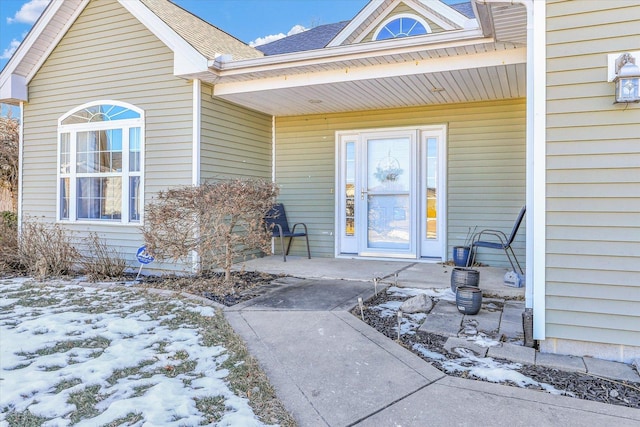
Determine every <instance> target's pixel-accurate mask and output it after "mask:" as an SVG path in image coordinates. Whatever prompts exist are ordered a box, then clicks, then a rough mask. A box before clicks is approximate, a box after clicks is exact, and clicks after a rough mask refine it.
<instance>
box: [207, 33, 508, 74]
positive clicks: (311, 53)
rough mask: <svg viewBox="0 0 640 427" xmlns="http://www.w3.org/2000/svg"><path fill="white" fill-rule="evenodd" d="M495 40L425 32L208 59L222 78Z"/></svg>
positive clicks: (212, 69) (468, 35) (478, 36)
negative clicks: (229, 59) (223, 59)
mask: <svg viewBox="0 0 640 427" xmlns="http://www.w3.org/2000/svg"><path fill="white" fill-rule="evenodd" d="M494 41H495V40H494V39H493V38H487V37H485V36H484V35H483V33H482V31H480V30H479V29H477V28H476V29H469V30H455V31H448V32H442V33H436V34H427V35H425V36H415V37H403V38H401V39H391V40H380V41H377V42H375V43H360V44H355V45H353V44H351V45H345V46H337V47H333V48H324V49H316V50H308V51H301V52H294V53H285V54H280V55H269V56H264V57H261V58H252V59H242V60H238V61H233V62H224V63H220V62H217V61H216V60H210V61H209V67H210V68H211V71H213V72H214V73H216V74H217V75H219V76H221V77H224V76H232V75H235V74H244V73H247V72H259V71H274V70H282V69H288V68H297V67H302V66H305V65H324V64H332V63H335V62H341V63H342V62H345V61H353V60H358V59H370V58H373V57H382V56H392V55H402V54H405V53H413V52H424V51H425V50H435V49H450V48H456V47H464V46H471V45H475V44H486V43H493V42H494Z"/></svg>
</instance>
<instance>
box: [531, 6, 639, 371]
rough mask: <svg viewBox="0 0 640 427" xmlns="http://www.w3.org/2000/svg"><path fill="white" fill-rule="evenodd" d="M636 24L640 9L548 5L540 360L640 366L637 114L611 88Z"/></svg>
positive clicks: (633, 45) (633, 44) (633, 42)
mask: <svg viewBox="0 0 640 427" xmlns="http://www.w3.org/2000/svg"><path fill="white" fill-rule="evenodd" d="M638 22H640V4H638V3H637V2H631V1H624V0H622V1H606V2H595V1H593V2H592V1H583V2H575V1H548V2H547V147H546V150H547V195H546V196H547V198H546V203H547V219H546V220H547V230H546V234H547V257H546V277H547V283H546V335H547V338H548V339H547V340H546V341H544V342H543V343H542V349H543V350H544V351H557V352H562V353H568V354H581V355H584V354H598V355H603V356H602V357H607V358H611V359H616V360H621V361H629V360H631V359H632V358H633V354H635V357H640V261H639V258H638V255H639V254H640V239H639V238H638V236H640V220H639V217H638V212H640V169H639V168H638V165H640V145H638V136H639V135H640V133H639V129H640V105H638V104H630V105H625V104H616V105H614V104H613V101H614V84H613V83H608V82H607V55H608V54H610V53H619V52H625V51H629V50H631V51H633V50H639V49H640V44H639V42H640V39H639V38H638V37H639V36H638ZM592 343H593V344H592Z"/></svg>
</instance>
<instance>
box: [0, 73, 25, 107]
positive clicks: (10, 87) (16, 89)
mask: <svg viewBox="0 0 640 427" xmlns="http://www.w3.org/2000/svg"><path fill="white" fill-rule="evenodd" d="M28 98H29V93H28V90H27V80H26V79H25V78H24V77H22V76H19V75H17V74H9V75H8V77H7V78H6V79H5V80H4V82H3V83H2V84H1V85H0V99H3V100H10V99H13V100H18V101H28V100H29V99H28Z"/></svg>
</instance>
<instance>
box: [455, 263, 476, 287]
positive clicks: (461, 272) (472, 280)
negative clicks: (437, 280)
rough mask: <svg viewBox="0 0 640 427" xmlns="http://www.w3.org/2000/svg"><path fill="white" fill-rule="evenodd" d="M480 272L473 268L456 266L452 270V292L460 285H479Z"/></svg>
mask: <svg viewBox="0 0 640 427" xmlns="http://www.w3.org/2000/svg"><path fill="white" fill-rule="evenodd" d="M479 283H480V272H479V271H478V270H474V269H473V268H464V267H454V269H453V270H452V271H451V292H453V293H455V292H456V289H457V288H458V287H459V286H474V287H476V288H477V287H478V286H479Z"/></svg>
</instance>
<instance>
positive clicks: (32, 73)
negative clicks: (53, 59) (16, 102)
mask: <svg viewBox="0 0 640 427" xmlns="http://www.w3.org/2000/svg"><path fill="white" fill-rule="evenodd" d="M66 1H67V0H61V3H66ZM88 4H89V0H82V1H81V2H80V3H79V4H78V6H76V10H75V11H74V12H73V14H72V15H71V18H70V19H68V20H67V21H66V22H65V23H64V26H63V27H62V28H61V29H60V31H58V34H56V37H55V38H54V39H53V40H51V41H50V43H49V45H48V46H47V50H45V51H44V52H43V53H42V54H41V55H40V58H39V59H38V62H37V63H36V65H35V66H34V67H33V69H32V70H31V71H30V72H29V74H27V83H29V82H31V79H33V78H34V77H35V75H36V73H37V72H38V71H40V67H42V65H43V64H44V62H45V61H46V60H47V58H49V55H51V52H53V50H54V49H55V48H56V47H57V46H58V43H60V40H62V38H63V37H64V36H65V35H66V34H67V31H69V28H71V26H72V25H73V23H74V22H76V19H78V16H80V14H81V13H82V11H83V10H84V8H85V7H87V5H88ZM59 7H60V6H58V7H57V8H56V12H57V11H58V8H59ZM54 15H55V13H54V14H51V15H50V16H47V17H44V16H42V17H41V18H45V19H43V21H42V22H43V24H42V26H41V28H38V29H37V32H36V28H35V27H34V29H32V30H31V32H35V34H36V35H35V37H36V38H37V37H38V36H40V33H41V32H42V31H43V30H44V28H45V27H46V26H47V25H48V24H49V21H50V20H52V19H53V18H54ZM38 22H40V19H39V20H38ZM31 32H29V34H31ZM28 50H31V45H30V46H29V48H28Z"/></svg>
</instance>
